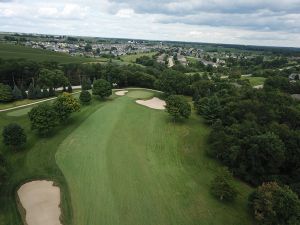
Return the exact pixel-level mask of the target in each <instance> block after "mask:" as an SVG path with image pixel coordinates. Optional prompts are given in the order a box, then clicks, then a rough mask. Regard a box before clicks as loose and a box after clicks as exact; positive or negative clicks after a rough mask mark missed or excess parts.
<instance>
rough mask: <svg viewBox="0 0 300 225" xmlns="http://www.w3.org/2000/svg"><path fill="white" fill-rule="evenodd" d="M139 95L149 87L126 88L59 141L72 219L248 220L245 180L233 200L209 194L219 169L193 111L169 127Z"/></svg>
mask: <svg viewBox="0 0 300 225" xmlns="http://www.w3.org/2000/svg"><path fill="white" fill-rule="evenodd" d="M130 92H132V93H130ZM138 93H139V94H138ZM138 95H140V96H138ZM145 96H146V97H148V96H151V92H148V91H141V90H139V92H138V91H129V93H128V94H127V95H126V96H123V97H117V98H115V99H114V100H108V101H107V102H106V103H104V104H99V107H98V109H97V110H95V111H94V112H93V113H92V114H90V116H88V117H86V119H85V120H84V121H83V122H82V123H80V124H79V125H78V126H77V127H76V129H73V131H72V132H70V133H69V135H68V136H66V137H65V138H64V139H63V140H62V142H61V143H60V145H59V147H58V150H57V153H56V156H55V158H56V162H57V164H58V166H59V167H60V169H61V170H62V173H63V174H64V176H65V178H66V181H67V184H68V187H69V191H70V197H71V202H72V208H73V222H74V223H73V224H74V225H118V224H120V225H121V224H122V225H148V224H149V225H150V224H151V225H152V224H153V225H185V224H189V225H190V224H195V225H196V224H197V225H199V224H200V225H247V224H253V221H252V219H251V218H250V216H249V215H248V214H247V210H246V208H247V207H246V205H247V196H248V194H249V193H250V191H251V188H249V187H248V186H247V185H245V184H243V183H240V182H238V181H237V182H236V184H237V186H238V189H239V191H240V193H241V194H240V195H239V197H238V199H237V200H236V202H235V203H233V204H225V203H220V202H219V201H218V200H216V199H214V198H213V197H212V196H211V194H210V191H209V190H210V189H209V186H210V182H211V180H212V179H213V177H214V175H215V173H216V171H217V169H218V168H219V167H220V166H219V164H218V163H216V162H215V161H214V160H211V159H210V158H207V157H206V155H205V149H206V143H205V140H206V137H207V135H208V133H209V130H208V128H206V127H205V126H204V125H202V123H201V121H200V119H199V118H198V117H197V116H195V115H193V116H192V118H191V119H190V120H188V121H186V122H184V123H179V124H174V123H173V122H171V120H170V119H169V117H168V115H167V114H166V112H164V111H159V110H150V109H148V108H146V107H141V106H140V105H138V104H136V103H135V102H134V101H135V99H134V98H143V97H145ZM58 135H59V134H58Z"/></svg>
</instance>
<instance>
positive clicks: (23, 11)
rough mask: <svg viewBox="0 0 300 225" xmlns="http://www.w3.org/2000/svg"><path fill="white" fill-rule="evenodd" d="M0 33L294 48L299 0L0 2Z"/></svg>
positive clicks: (298, 37) (299, 29) (298, 39)
mask: <svg viewBox="0 0 300 225" xmlns="http://www.w3.org/2000/svg"><path fill="white" fill-rule="evenodd" d="M0 31H10V32H27V33H28V32H29V33H47V34H66V35H83V36H97V37H118V38H131V39H154V40H177V41H196V42H211V43H232V44H252V45H273V46H293V47H300V0H47V1H45V0H0Z"/></svg>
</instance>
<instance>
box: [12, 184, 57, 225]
mask: <svg viewBox="0 0 300 225" xmlns="http://www.w3.org/2000/svg"><path fill="white" fill-rule="evenodd" d="M18 196H19V198H20V201H21V204H22V206H23V208H24V209H25V211H26V218H25V219H26V224H27V225H61V222H60V220H59V217H60V214H61V211H60V207H59V204H60V189H59V188H58V187H56V186H54V185H53V181H42V180H41V181H32V182H28V183H26V184H24V185H22V186H21V187H20V189H19V190H18Z"/></svg>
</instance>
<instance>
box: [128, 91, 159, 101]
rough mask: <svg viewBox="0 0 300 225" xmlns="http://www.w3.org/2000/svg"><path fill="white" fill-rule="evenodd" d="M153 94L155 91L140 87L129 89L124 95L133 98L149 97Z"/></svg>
mask: <svg viewBox="0 0 300 225" xmlns="http://www.w3.org/2000/svg"><path fill="white" fill-rule="evenodd" d="M155 94H157V93H153V92H151V91H144V90H142V89H141V90H139V89H136V90H135V89H132V90H129V91H128V92H127V93H126V96H127V97H131V98H135V99H149V98H152V97H154V95H155Z"/></svg>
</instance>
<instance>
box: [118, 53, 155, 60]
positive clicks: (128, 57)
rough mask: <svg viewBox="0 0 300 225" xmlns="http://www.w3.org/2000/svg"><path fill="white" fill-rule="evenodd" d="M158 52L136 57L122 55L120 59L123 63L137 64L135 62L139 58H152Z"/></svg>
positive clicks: (140, 54)
mask: <svg viewBox="0 0 300 225" xmlns="http://www.w3.org/2000/svg"><path fill="white" fill-rule="evenodd" d="M155 54H156V52H149V53H138V54H135V55H122V56H121V57H120V58H121V60H122V61H124V62H127V63H135V60H136V59H137V58H140V57H142V56H149V57H152V56H153V55H155Z"/></svg>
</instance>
